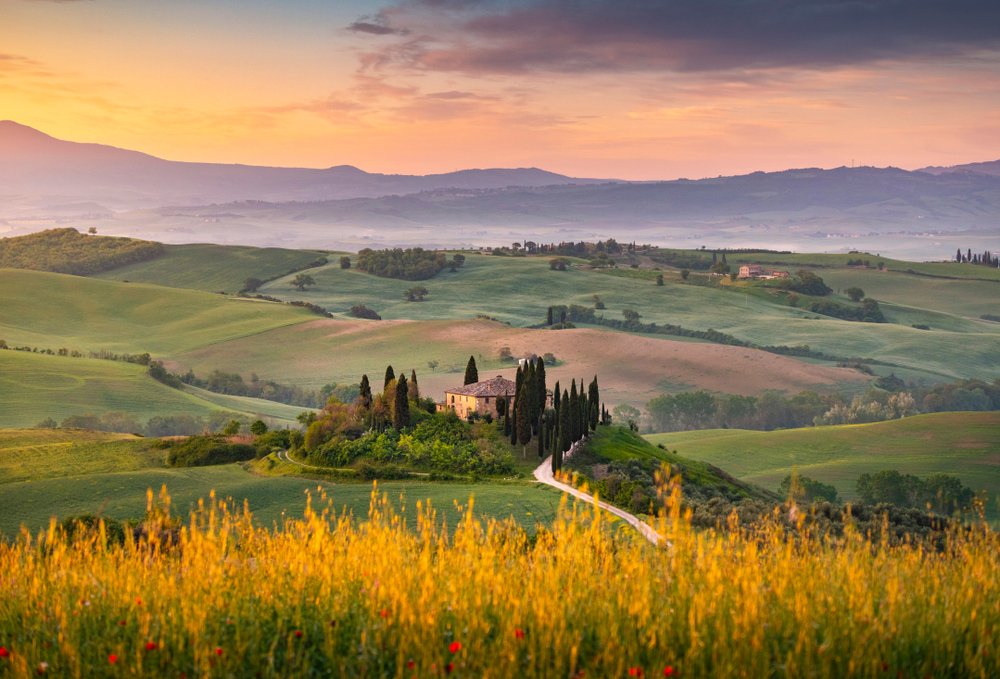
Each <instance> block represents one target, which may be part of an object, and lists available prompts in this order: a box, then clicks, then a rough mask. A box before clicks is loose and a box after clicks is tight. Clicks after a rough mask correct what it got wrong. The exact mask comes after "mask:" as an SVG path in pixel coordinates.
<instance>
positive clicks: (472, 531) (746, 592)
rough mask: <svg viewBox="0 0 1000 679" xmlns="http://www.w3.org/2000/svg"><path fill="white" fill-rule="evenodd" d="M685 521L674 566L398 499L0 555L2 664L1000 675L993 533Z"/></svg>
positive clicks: (264, 671)
mask: <svg viewBox="0 0 1000 679" xmlns="http://www.w3.org/2000/svg"><path fill="white" fill-rule="evenodd" d="M338 490H339V488H334V489H333V491H334V493H336V492H337V491H338ZM388 494H390V495H391V494H392V491H389V492H388ZM679 500H680V498H679V495H677V494H676V492H675V494H674V495H673V497H672V506H673V507H677V508H678V509H677V510H676V511H673V512H671V513H670V514H668V515H666V516H664V517H662V518H661V520H660V521H659V530H660V531H662V533H663V534H664V535H665V537H666V538H667V539H668V540H669V542H670V545H671V547H670V548H667V549H654V548H652V547H651V546H650V545H648V544H647V543H645V542H644V541H643V540H641V539H638V538H635V537H633V536H628V537H623V536H618V535H614V534H613V532H611V531H607V530H605V527H604V521H603V520H601V519H602V514H597V513H595V512H593V511H592V510H590V509H589V508H585V509H583V510H582V511H579V510H578V511H577V512H576V513H574V512H572V511H563V512H561V513H560V516H559V518H557V520H556V521H555V522H554V523H553V526H552V528H551V530H549V531H546V532H544V533H540V534H539V536H538V538H537V539H536V540H533V541H530V540H528V539H527V538H526V536H525V535H524V534H523V533H521V532H520V531H519V530H517V528H516V526H514V525H512V524H511V523H509V522H506V523H498V522H491V523H489V524H488V525H487V526H485V527H484V526H483V525H482V523H481V522H480V521H479V520H477V518H476V517H475V515H474V513H473V512H472V511H470V513H469V516H468V518H467V519H465V520H464V521H463V522H462V524H461V525H460V526H458V527H457V528H456V529H455V530H454V531H449V532H444V531H441V530H440V529H438V528H437V526H439V524H440V521H441V517H440V516H439V515H438V516H434V515H433V514H430V513H427V512H421V513H419V515H416V514H415V513H411V512H410V511H408V512H407V513H406V515H405V520H404V517H403V516H401V515H400V514H399V513H397V512H395V511H393V508H392V506H391V504H390V503H389V502H387V501H378V500H377V499H376V501H375V502H373V503H372V504H371V508H370V511H369V512H366V513H365V518H366V519H367V520H365V521H363V522H358V521H353V520H350V519H346V518H343V517H342V516H339V515H337V514H335V513H331V512H329V511H327V509H326V504H325V503H324V502H322V501H321V500H319V499H317V502H316V503H315V504H316V505H317V506H318V507H320V508H321V509H322V513H319V512H318V511H317V512H308V513H306V514H305V515H304V516H303V517H302V518H300V519H294V520H291V519H289V520H287V521H284V522H283V523H282V526H281V530H280V531H276V532H271V531H268V530H262V529H260V528H258V527H255V524H254V522H253V521H251V520H250V519H249V518H248V517H246V516H243V515H242V514H241V513H240V512H239V511H238V510H236V511H232V510H230V509H228V508H227V507H225V506H221V507H220V506H219V505H217V504H216V503H207V505H206V507H205V509H204V511H201V512H199V513H198V514H197V515H195V516H194V517H192V518H191V519H190V522H189V524H188V527H187V529H186V530H184V531H183V532H180V533H179V534H178V537H177V540H178V544H177V546H173V545H171V544H170V543H169V541H167V540H165V539H164V537H162V536H163V532H162V529H163V526H164V525H168V526H169V524H165V523H164V517H163V514H162V512H163V510H162V504H161V505H160V507H161V509H159V511H158V512H157V513H154V514H153V515H152V516H151V517H150V519H149V528H150V530H149V533H150V535H151V536H152V537H151V538H150V539H148V540H146V539H142V540H140V541H139V542H138V543H135V542H127V543H126V544H124V545H121V546H118V545H112V546H110V547H109V546H107V545H106V544H104V542H103V541H101V540H100V538H99V537H98V536H96V535H89V536H84V539H82V540H77V541H76V542H70V540H69V539H68V538H66V537H64V536H59V535H49V536H46V537H44V538H39V542H29V541H28V540H21V541H18V542H17V543H16V544H11V545H5V544H0V568H2V572H3V574H4V577H3V578H2V579H0V600H2V601H3V602H4V605H3V606H2V607H0V643H2V645H3V646H4V648H5V649H6V651H7V652H6V654H5V655H7V657H6V658H4V659H2V660H0V662H2V663H4V665H3V666H2V667H3V671H4V673H5V674H9V675H10V676H13V677H18V678H22V677H24V678H26V677H28V676H34V675H35V674H36V672H38V671H41V672H42V673H46V672H48V673H49V674H52V675H55V676H94V675H100V676H116V675H118V674H123V675H130V676H149V677H160V676H163V677H167V676H169V677H176V676H179V675H181V674H185V675H187V676H205V677H209V676H212V677H215V676H220V677H221V676H227V677H228V676H232V677H245V676H261V677H293V676H332V677H358V676H365V677H403V676H405V677H409V676H429V677H444V676H458V677H463V676H466V677H514V676H516V677H526V678H529V679H530V678H533V677H581V676H587V677H623V676H631V677H637V676H646V677H654V676H655V677H672V676H678V675H679V676H682V677H709V676H711V677H721V678H728V677H767V676H793V677H798V676H808V677H846V676H851V677H860V678H862V679H876V678H881V677H886V676H907V677H914V676H917V677H923V676H956V677H983V678H985V677H992V676H996V675H997V673H998V671H1000V663H998V658H997V655H996V649H997V648H998V647H1000V580H998V578H997V577H996V575H997V573H998V572H1000V542H998V539H997V535H996V533H994V532H991V531H990V530H989V529H984V530H975V531H968V532H956V533H955V534H954V535H953V536H952V537H951V539H950V540H949V541H948V545H947V548H946V549H944V550H942V551H937V550H934V549H928V548H927V547H926V546H924V545H922V544H921V545H912V544H901V545H898V546H890V545H888V544H886V543H880V542H879V541H878V540H877V539H875V540H872V541H869V540H868V539H866V538H865V537H862V536H858V535H856V534H854V535H850V534H849V535H848V536H847V537H846V538H845V539H843V540H839V541H836V542H833V541H826V540H823V539H821V538H815V537H809V536H808V535H806V536H803V537H802V539H801V540H800V541H795V542H790V541H788V540H787V536H786V535H785V534H784V533H783V528H782V527H781V526H780V525H776V526H773V527H771V528H766V529H763V530H761V531H760V532H759V533H755V534H749V535H748V534H741V533H739V532H733V533H730V534H725V535H722V534H716V533H714V532H707V533H706V532H695V531H693V530H691V528H690V526H689V524H687V523H686V522H685V520H684V519H683V518H682V517H681V515H680V512H679V506H680V502H679ZM338 502H339V501H338V499H337V497H336V496H335V497H334V506H336V504H337V503H338ZM177 504H181V505H183V504H184V503H177V502H175V505H177ZM477 505H478V503H477ZM595 517H596V519H597V520H595ZM414 524H416V525H418V526H419V530H417V531H411V530H409V527H412V526H413V525H414ZM168 535H169V534H168ZM43 540H44V542H42V541H43ZM42 544H43V545H44V547H42V546H40V545H42ZM42 663H44V665H42Z"/></svg>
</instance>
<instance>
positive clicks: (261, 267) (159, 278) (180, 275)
mask: <svg viewBox="0 0 1000 679" xmlns="http://www.w3.org/2000/svg"><path fill="white" fill-rule="evenodd" d="M164 247H165V249H166V251H165V253H164V254H163V256H161V257H158V258H157V259H155V260H152V261H149V262H142V263H140V264H130V265H128V266H122V267H118V268H116V269H112V270H111V271H106V272H103V273H100V274H97V275H96V276H95V278H103V279H106V280H113V281H129V282H132V283H154V284H156V285H163V286H166V287H170V288H190V289H192V290H205V291H208V292H219V291H223V292H228V293H234V292H239V291H240V290H241V289H242V288H243V282H244V281H245V280H246V279H248V278H251V277H253V278H259V279H261V280H268V279H270V278H275V277H277V276H282V275H284V274H286V273H288V272H289V271H293V270H295V269H301V268H303V267H305V266H308V265H309V264H311V263H312V262H314V261H316V260H317V259H318V258H319V257H321V256H323V254H324V253H321V252H315V251H312V250H287V249H285V248H252V247H244V246H239V245H212V244H207V243H197V244H191V245H166V246H164Z"/></svg>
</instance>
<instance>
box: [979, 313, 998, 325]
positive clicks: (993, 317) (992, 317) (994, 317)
mask: <svg viewBox="0 0 1000 679" xmlns="http://www.w3.org/2000/svg"><path fill="white" fill-rule="evenodd" d="M980 318H981V319H983V320H984V321H993V322H994V323H1000V316H997V315H996V314H983V315H982V316H980Z"/></svg>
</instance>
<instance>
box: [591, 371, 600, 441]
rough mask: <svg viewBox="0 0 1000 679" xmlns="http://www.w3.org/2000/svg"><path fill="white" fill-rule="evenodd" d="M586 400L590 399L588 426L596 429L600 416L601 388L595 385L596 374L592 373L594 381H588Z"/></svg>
mask: <svg viewBox="0 0 1000 679" xmlns="http://www.w3.org/2000/svg"><path fill="white" fill-rule="evenodd" d="M588 400H589V401H590V428H591V429H592V430H594V431H597V423H598V422H599V421H600V416H601V389H600V387H598V386H597V375H594V381H593V382H591V383H590V389H589V392H588Z"/></svg>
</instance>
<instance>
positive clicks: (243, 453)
mask: <svg viewBox="0 0 1000 679" xmlns="http://www.w3.org/2000/svg"><path fill="white" fill-rule="evenodd" d="M164 443H165V445H166V448H167V464H168V465H170V466H171V467H204V466H207V465H213V464H227V463H229V462H241V461H243V460H252V459H254V458H255V457H257V448H255V447H254V446H252V445H250V444H248V443H234V442H232V441H230V440H229V439H228V438H226V437H225V436H218V435H202V436H191V437H189V438H187V439H184V440H181V441H165V442H164Z"/></svg>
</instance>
